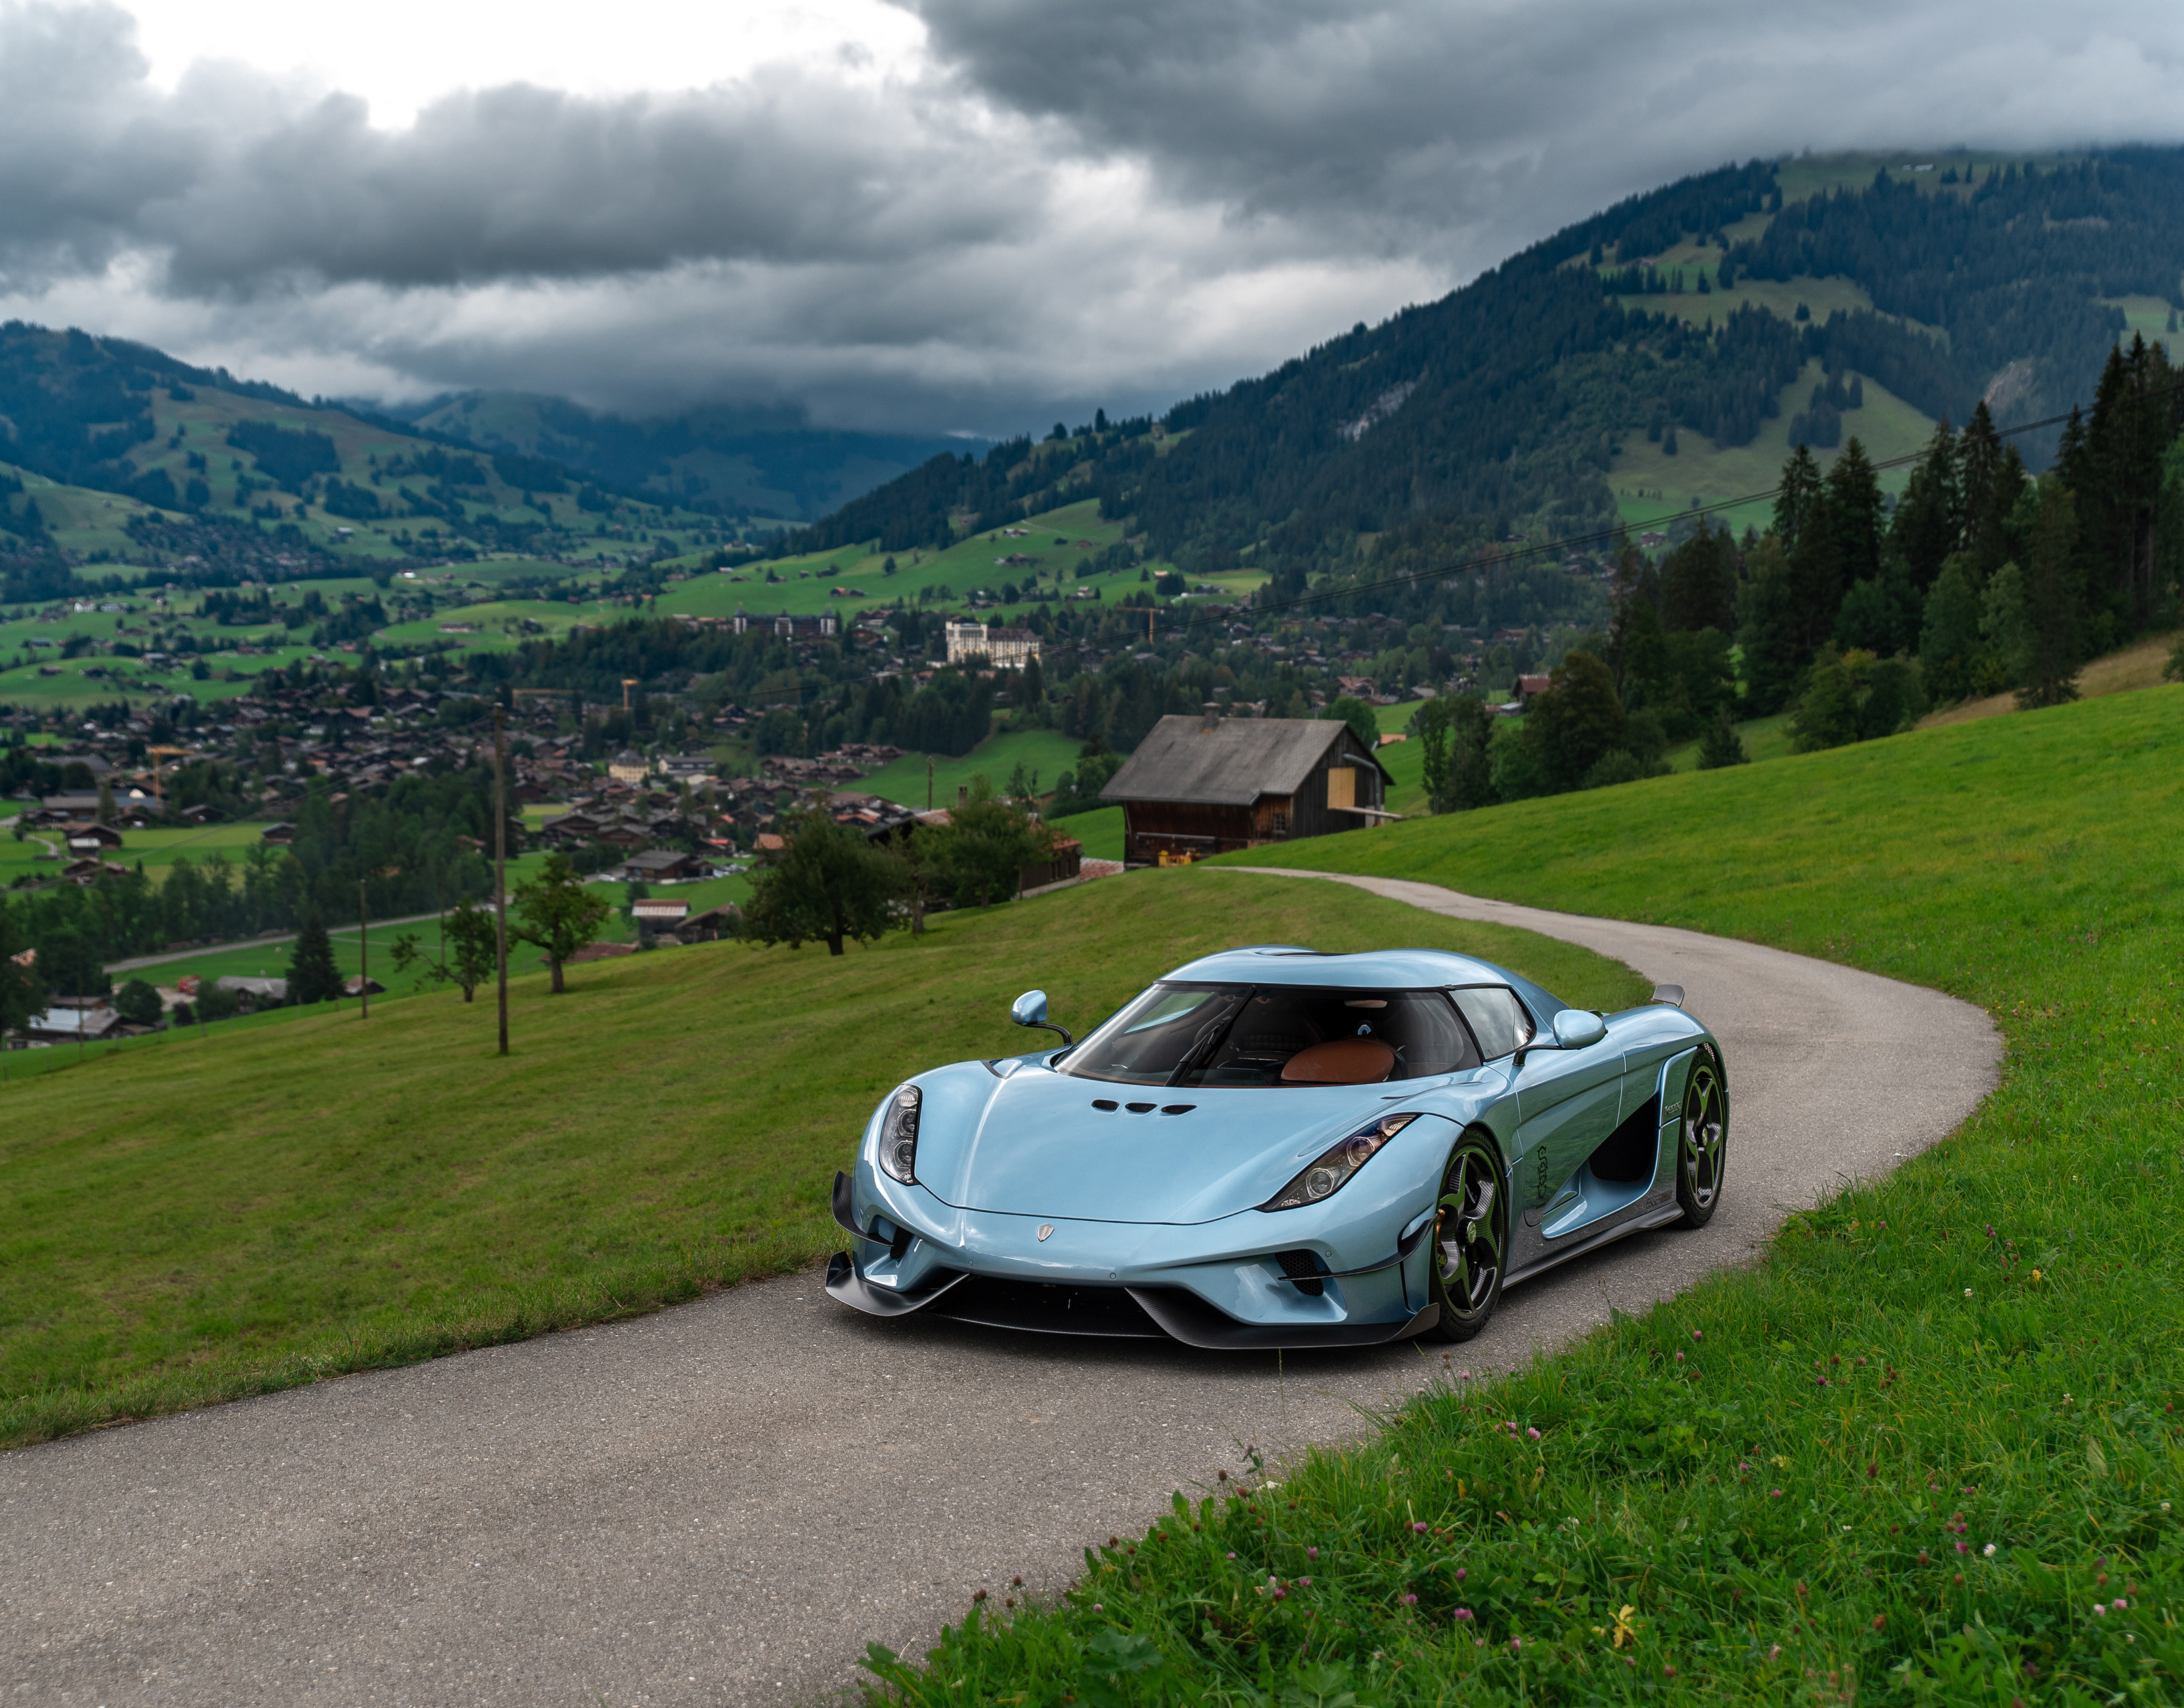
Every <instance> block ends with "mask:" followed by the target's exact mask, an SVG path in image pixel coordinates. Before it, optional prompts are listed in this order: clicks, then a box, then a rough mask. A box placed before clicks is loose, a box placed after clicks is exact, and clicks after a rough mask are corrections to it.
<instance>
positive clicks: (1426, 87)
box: [0, 0, 2184, 432]
mask: <svg viewBox="0 0 2184 1708" xmlns="http://www.w3.org/2000/svg"><path fill="white" fill-rule="evenodd" d="M897 3H900V4H903V5H905V7H907V8H910V9H911V10H913V11H914V12H915V13H916V14H917V16H919V17H920V18H921V19H922V20H923V21H924V23H925V25H926V27H927V30H928V37H929V53H928V57H927V60H926V62H925V64H923V66H922V69H914V70H911V71H910V72H906V73H904V74H901V75H897V76H895V77H893V78H875V77H873V76H872V75H844V74H843V73H841V72H840V71H839V70H838V69H835V68H825V67H822V68H814V67H811V66H802V67H797V66H772V67H765V68H761V69H760V70H755V71H754V72H752V73H751V74H750V75H748V76H746V77H744V78H742V79H740V80H738V81H735V82H733V83H731V84H724V85H721V86H718V87H711V88H707V89H701V90H694V91H684V92H673V93H650V94H642V95H633V96H628V97H624V98H590V97H584V96H579V95H574V94H570V93H567V92H560V91H556V90H551V89H543V88H538V87H526V86H507V87H495V88H486V89H479V90H469V91H463V92H457V93H454V94H451V95H449V96H448V97H447V98H443V99H442V100H441V101H439V102H437V103H434V104H432V105H431V106H429V107H428V108H426V109H425V110H424V111H423V112H422V113H421V114H420V116H419V117H418V119H417V120H416V121H415V124H413V125H410V126H405V127H404V128H401V129H398V130H381V129H376V128H375V127H373V126H371V125H370V123H369V122H368V114H367V113H366V110H365V107H364V105H363V104H362V103H360V102H359V100H357V99H356V98H354V97H351V96H348V95H344V94H338V93H337V94H332V95H326V94H324V93H321V92H314V91H306V90H304V89H302V88H300V87H298V86H296V85H295V84H293V83H292V82H290V81H286V80H282V79H280V78H276V77H270V76H268V75H264V74H261V73H259V72H255V71H252V70H247V69H245V68H241V67H237V66H232V65H203V64H201V65H199V66H197V67H195V68H193V69H192V70H191V71H190V72H189V74H188V75H186V76H185V77H184V78H183V79H182V81H181V83H180V84H179V85H178V86H177V87H175V88H174V89H173V90H172V91H163V90H160V89H159V88H157V87H153V85H152V84H151V83H150V82H149V81H148V79H147V76H146V66H145V64H144V61H143V59H142V55H141V54H140V53H139V52H138V50H137V48H136V42H135V36H134V26H133V24H132V22H131V20H130V18H129V16H128V14H126V13H125V12H123V11H121V10H120V9H118V8H116V7H115V6H114V5H112V4H110V3H108V0H93V3H90V4H82V5H70V6H55V5H50V4H34V5H16V6H14V7H12V8H9V7H6V6H5V5H4V4H0V311H5V312H11V313H16V314H21V315H25V316H26V317H30V318H42V319H47V320H61V319H69V318H73V319H77V320H80V321H82V322H83V323H85V324H88V325H93V326H97V327H102V328H103V329H110V330H114V331H117V332H127V333H129V334H131V335H132V336H136V337H142V338H150V339H152V340H153V341H155V342H159V343H164V344H165V345H167V346H168V347H169V348H172V349H175V350H176V351H177V353H179V354H185V355H187V356H190V357H192V358H193V359H196V360H218V361H225V362H226V363H227V364H228V366H231V367H233V368H236V369H237V371H252V372H258V373H263V374H265V375H266V376H267V377H274V378H279V379H282V380H285V381H287V382H288V383H291V384H298V385H301V386H303V387H304V388H307V389H326V390H334V389H341V390H365V391H379V392H384V393H390V394H391V393H394V392H400V391H411V392H414V391H417V390H422V389H433V388H440V387H446V386H465V385H501V384H506V385H518V386H522V387H524V388H532V389H541V390H555V391H565V392H568V393H570V394H574V395H577V396H580V397H582V398H584V399H586V400H587V401H591V402H595V403H604V404H609V405H616V406H620V407H624V408H642V407H646V406H649V405H671V404H680V403H685V402H699V401H705V400H709V399H757V400H785V401H792V402H798V403H804V404H808V405H811V408H812V409H813V410H814V411H815V413H816V414H817V415H818V416H820V417H821V418H822V419H827V420H830V421H841V422H845V423H858V424H871V425H876V426H877V425H888V426H906V427H968V428H974V429H978V430H981V431H995V432H999V431H1007V430H1011V429H1013V428H1017V427H1022V426H1026V425H1029V424H1031V423H1034V422H1041V421H1048V420H1051V419H1053V418H1054V416H1056V415H1062V416H1067V418H1068V419H1070V420H1078V419H1081V418H1083V416H1085V415H1089V411H1090V410H1091V408H1092V406H1093V405H1095V404H1104V405H1106V407H1108V408H1109V409H1111V410H1114V409H1129V408H1136V407H1144V406H1152V405H1160V404H1163V403H1165V402H1166V401H1167V400H1169V399H1172V398H1173V397H1174V396H1176V395H1178V394H1184V393H1187V392H1190V391H1192V390H1195V389H1198V388H1202V387H1205V386H1207V385H1216V384H1221V383H1224V382H1227V381H1229V380H1230V379H1233V378H1234V377H1237V376H1238V375H1240V374H1243V373H1247V372H1251V371H1256V370H1258V369H1261V368H1263V367H1266V366H1271V365H1273V364H1274V363H1276V362H1279V360H1282V359H1283V358H1284V357H1286V356H1288V355H1290V354H1294V353H1295V351H1296V350H1297V349H1299V348H1301V347H1302V346H1304V345H1306V344H1308V343H1312V342H1314V341H1316V340H1317V339H1318V338H1323V337H1324V336H1325V335H1326V334H1327V333H1328V332H1329V331H1330V330H1332V329H1334V328H1336V327H1342V326H1346V325H1348V324H1349V323H1350V322H1351V321H1353V320H1357V319H1360V318H1365V319H1372V318H1377V317H1378V316H1379V315H1383V314H1385V313H1388V312H1390V311H1392V310H1395V309H1396V308H1398V307H1400V306H1401V305H1402V304H1404V303H1406V302H1410V301H1416V300H1418V299H1422V298H1425V297H1429V296H1432V295H1435V294H1437V293H1439V292H1440V291H1441V290H1443V289H1446V288H1447V287H1450V286H1452V285H1454V284H1457V283H1459V282H1462V281H1463V279H1464V278H1465V277H1468V276H1470V275H1471V274H1472V273H1474V271H1477V270H1478V269H1479V267H1481V266H1484V265H1490V264H1491V263H1492V262H1493V261H1495V260H1498V259H1499V258H1500V257H1501V256H1502V254H1506V253H1507V252H1508V250H1510V249H1511V248H1514V247H1517V246H1518V245H1520V244H1522V243H1525V242H1527V241H1529V240H1531V239H1533V238H1535V237H1540V236H1541V235H1544V234H1545V233H1546V232H1550V231H1552V230H1553V229H1555V228H1556V227H1557V226H1560V225H1562V224H1563V223H1565V222H1566V221H1567V220H1570V219H1572V218H1575V217H1580V216H1581V215H1585V214H1586V213H1589V212H1591V211H1592V210H1593V209H1596V208H1597V207H1600V206H1602V205H1604V204H1607V203H1609V202H1612V201H1613V200H1616V199H1618V198H1620V197H1622V196H1624V195H1626V194H1629V193H1633V192H1635V191H1639V190H1642V189H1645V188H1647V187H1651V186H1652V185H1653V184H1655V183H1657V182H1658V181H1662V180H1664V179H1667V178H1670V177H1674V176H1680V174H1682V173H1685V172H1687V171H1691V170H1702V169H1704V168H1705V167H1707V166H1709V165H1713V164H1716V163H1718V162H1719V161H1720V160H1723V159H1730V158H1742V157H1746V156H1749V155H1752V154H1755V153H1758V154H1773V153H1782V152H1787V151H1792V150H1795V149H1796V148H1800V147H1805V146H1810V147H1813V148H1841V147H1853V146H1897V145H1900V146H1907V147H1913V146H1918V145H1919V144H1922V143H1937V144H1938V143H1942V142H1950V141H1957V140H1964V141H1970V142H1987V143H1993V144H1997V145H2003V146H2012V147H2016V146H2023V147H2038V146H2048V145H2053V144H2058V143H2070V142H2080V141H2085V140H2122V139H2125V138H2142V139H2163V138H2169V137H2175V136H2176V135H2178V134H2179V133H2180V131H2184V109H2179V108H2178V107H2177V106H2176V102H2175V100H2174V90H2175V87H2176V72H2177V69H2178V65H2179V62H2180V60H2184V14H2177V13H2176V11H2175V9H2174V8H2168V7H2164V8H2155V7H2153V6H2151V5H2148V4H2143V3H2140V0H2131V3H2129V4H2123V5H2111V6H2107V7H2103V8H2097V9H2095V10H2092V11H2090V12H2088V11H2081V12H2080V13H2076V14H2071V15H2070V17H2068V18H2058V17H2056V16H2054V15H2053V14H2052V8H2048V7H2046V6H2044V5H2043V6H2042V7H2041V8H2038V9H2035V8H2033V7H2032V6H2031V5H2030V4H2028V3H2026V0H1995V3H1986V4H1981V5H1978V6H1974V5H1972V4H1970V3H1969V0H1949V3H1946V4H1940V5H1929V6H1927V7H1925V8H1904V7H1903V6H1902V5H1901V4H1900V0H1896V3H1887V4H1884V3H1881V0H1821V3H1820V4H1819V5H1818V6H1816V7H1808V8H1799V9H1798V10H1797V11H1796V12H1795V13H1794V14H1791V13H1776V12H1769V11H1768V10H1766V9H1765V8H1762V10H1761V11H1760V13H1759V14H1758V15H1754V14H1753V12H1752V8H1749V7H1747V6H1741V5H1732V4H1731V3H1730V0H1666V3H1663V4H1660V5H1656V6H1649V7H1646V8H1632V7H1630V6H1627V5H1622V6H1619V5H1613V4H1608V3H1606V0H1526V3H1523V4H1518V3H1515V0H1502V3H1497V4H1493V5H1487V4H1478V3H1450V0H1354V3H1344V4H1337V3H1335V0H1258V3H1253V4H1249V5H1247V4H1245V3H1243V0H1161V3H1159V4H1157V5H1156V4H1155V3H1153V0H1109V3H1107V4H1105V5H1102V6H1099V7H1086V6H1083V5H1081V4H1071V5H1067V6H1065V5H1062V4H1060V3H1048V0H1039V3H1032V0H897Z"/></svg>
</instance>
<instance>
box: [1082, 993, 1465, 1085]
mask: <svg viewBox="0 0 2184 1708" xmlns="http://www.w3.org/2000/svg"><path fill="white" fill-rule="evenodd" d="M1478 1065H1479V1049H1478V1047H1477V1046H1476V1045H1475V1044H1474V1042H1473V1041H1472V1039H1471V1035H1470V1033H1469V1032H1468V1031H1467V1030H1465V1028H1464V1024H1463V1021H1462V1020H1461V1019H1458V1017H1457V1012H1456V1009H1455V1008H1454V1007H1453V1006H1451V1003H1450V1002H1449V999H1448V998H1447V996H1445V995H1444V994H1442V993H1441V992H1440V991H1357V990H1349V991H1344V990H1332V991H1329V990H1311V989H1299V988H1296V987H1295V986H1293V985H1184V984H1160V985H1154V986H1153V987H1152V988H1151V990H1150V991H1146V992H1145V994H1144V995H1143V996H1139V997H1138V998H1137V1000H1136V1001H1134V1002H1131V1003H1130V1004H1129V1005H1128V1007H1125V1008H1123V1010H1122V1012H1121V1013H1117V1015H1116V1016H1115V1017H1114V1018H1113V1019H1111V1020H1109V1021H1108V1022H1107V1023H1106V1024H1105V1025H1103V1026H1101V1027H1100V1029H1099V1030H1097V1031H1095V1032H1094V1033H1093V1034H1091V1035H1090V1036H1089V1037H1087V1038H1086V1039H1085V1040H1084V1042H1083V1043H1081V1044H1079V1045H1078V1046H1077V1047H1076V1048H1075V1049H1073V1050H1072V1051H1070V1052H1068V1054H1067V1056H1066V1057H1065V1058H1063V1059H1062V1061H1061V1063H1060V1071H1061V1072H1062V1073H1065V1074H1074V1075H1075V1076H1076V1077H1077V1078H1078V1079H1084V1080H1117V1081H1119V1082H1121V1083H1123V1084H1125V1085H1133V1086H1198V1087H1203V1088H1209V1089H1210V1088H1212V1087H1216V1086H1362V1085H1374V1084H1378V1083H1379V1082H1380V1081H1382V1080H1416V1079H1421V1078H1424V1077H1425V1076H1426V1075H1428V1074H1451V1073H1454V1072H1456V1071H1457V1069H1463V1068H1474V1067H1477V1066H1478Z"/></svg>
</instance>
